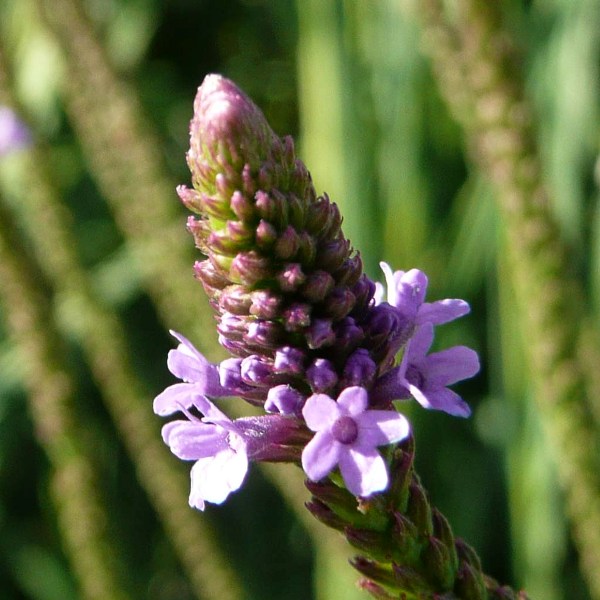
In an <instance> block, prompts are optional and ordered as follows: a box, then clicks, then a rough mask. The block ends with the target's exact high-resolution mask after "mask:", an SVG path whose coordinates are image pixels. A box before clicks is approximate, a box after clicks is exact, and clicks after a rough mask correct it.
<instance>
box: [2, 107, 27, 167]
mask: <svg viewBox="0 0 600 600" xmlns="http://www.w3.org/2000/svg"><path fill="white" fill-rule="evenodd" d="M30 142H31V134H30V133H29V129H27V127H26V126H25V124H24V123H23V122H22V121H21V120H20V119H19V117H17V115H16V114H15V112H14V111H13V110H11V109H10V108H8V107H6V106H0V156H5V155H7V154H9V153H10V152H13V151H15V150H19V149H20V148H24V147H26V146H27V145H29V143H30Z"/></svg>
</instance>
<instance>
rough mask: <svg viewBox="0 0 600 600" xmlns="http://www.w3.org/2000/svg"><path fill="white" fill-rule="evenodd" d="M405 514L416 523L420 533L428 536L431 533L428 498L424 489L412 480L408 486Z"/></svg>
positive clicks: (431, 525)
mask: <svg viewBox="0 0 600 600" xmlns="http://www.w3.org/2000/svg"><path fill="white" fill-rule="evenodd" d="M406 516H407V517H408V518H409V519H410V520H411V521H412V522H413V523H414V524H415V525H416V527H417V529H418V530H419V533H420V534H421V535H426V536H430V535H431V534H432V533H433V523H432V521H431V508H430V506H429V500H428V499H427V495H426V493H425V490H424V489H423V488H422V487H421V485H420V484H419V483H417V482H416V481H414V480H413V481H412V482H411V484H410V486H409V497H408V506H407V507H406Z"/></svg>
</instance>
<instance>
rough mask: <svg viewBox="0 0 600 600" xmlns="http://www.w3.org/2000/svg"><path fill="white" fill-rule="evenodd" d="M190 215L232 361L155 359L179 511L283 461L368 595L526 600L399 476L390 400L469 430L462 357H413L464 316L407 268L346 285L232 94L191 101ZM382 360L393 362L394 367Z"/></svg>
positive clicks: (268, 144) (286, 148)
mask: <svg viewBox="0 0 600 600" xmlns="http://www.w3.org/2000/svg"><path fill="white" fill-rule="evenodd" d="M187 160H188V165H189V167H190V170H191V173H192V181H193V188H188V187H185V186H180V187H179V188H178V192H179V196H180V197H181V200H182V201H183V203H184V204H185V205H186V206H187V207H188V208H189V209H190V210H192V211H193V212H195V213H196V214H197V215H199V216H198V217H189V219H188V223H187V226H188V229H189V231H190V232H191V233H192V235H193V236H194V239H195V242H196V245H197V247H198V248H199V249H200V250H201V251H202V253H203V254H205V255H206V257H207V258H205V259H204V260H201V261H198V262H197V263H196V264H195V273H196V277H197V278H198V279H199V280H200V281H201V283H202V284H203V286H204V289H205V291H206V293H207V294H208V297H209V300H210V303H211V304H212V306H213V308H214V309H215V312H216V315H217V330H218V333H219V341H220V343H221V344H222V345H223V346H224V347H225V348H226V349H227V350H228V351H229V352H230V354H231V357H230V358H227V359H225V360H223V361H222V362H221V363H219V364H213V363H211V362H209V361H208V360H207V359H206V358H205V357H204V356H203V355H202V354H201V353H200V352H199V351H198V350H196V349H195V348H194V346H193V345H192V343H191V342H190V341H188V340H187V339H186V338H185V337H183V336H182V335H181V334H179V333H175V332H173V335H174V337H175V338H176V339H177V340H178V341H179V345H178V347H177V348H176V349H175V350H172V351H171V352H170V353H169V357H168V366H169V369H170V371H171V372H172V373H173V374H174V375H175V376H176V377H178V378H179V379H181V380H182V383H176V384H174V385H172V386H170V387H168V388H167V389H166V390H165V391H163V392H162V393H161V394H159V395H158V396H157V397H156V398H155V400H154V410H155V412H156V413H157V414H158V415H161V416H169V417H173V418H172V420H170V422H168V423H167V424H166V425H165V426H164V427H163V432H162V435H163V439H164V441H165V442H166V443H167V444H168V445H169V447H170V448H171V450H172V451H173V453H174V454H176V455H177V456H178V457H179V458H181V459H183V460H189V461H194V465H193V467H192V471H191V492H190V498H189V502H190V505H191V506H193V507H195V508H198V509H200V510H204V508H205V505H206V503H207V502H210V503H215V504H220V503H222V502H223V501H224V500H225V499H226V498H227V497H228V496H229V494H230V493H232V492H234V491H236V490H238V489H239V488H240V487H241V485H242V483H243V481H244V479H245V476H246V473H247V470H248V467H249V464H250V463H251V462H258V461H269V462H289V463H294V464H297V465H300V466H301V467H302V468H303V469H304V472H305V473H306V475H307V478H308V481H307V484H306V485H307V487H308V489H309V490H310V492H311V493H312V499H311V500H310V502H309V503H308V504H307V508H308V510H310V512H311V513H312V514H313V515H314V516H315V517H317V518H318V519H319V520H321V521H322V522H324V523H325V524H326V525H328V526H330V527H333V528H335V529H338V530H340V531H342V532H343V533H344V535H345V536H346V538H347V540H348V541H349V542H350V543H351V544H352V545H353V546H355V547H356V548H357V549H358V550H359V551H360V552H361V554H360V556H357V557H356V558H355V559H354V561H353V565H354V567H355V568H356V569H357V570H358V571H360V572H361V573H362V574H363V575H364V576H365V577H364V578H363V579H361V581H360V585H361V587H362V588H364V589H365V590H367V591H368V592H370V593H371V595H372V596H374V597H376V598H406V599H409V598H448V599H450V598H464V599H487V598H526V595H525V594H524V593H523V592H519V593H515V592H514V591H512V590H511V589H510V588H508V587H505V586H501V585H500V584H498V583H497V582H496V581H495V580H493V579H491V578H489V577H487V576H486V575H485V574H484V573H483V572H482V569H481V565H480V562H479V559H478V558H477V555H476V553H475V552H474V551H473V550H472V549H471V548H470V547H469V546H468V545H467V544H465V543H464V542H463V541H462V540H460V539H458V538H455V537H454V536H453V534H452V531H451V528H450V526H449V524H448V522H447V520H446V519H445V518H444V516H443V515H442V514H441V513H440V512H439V511H438V510H437V509H435V508H434V507H432V506H431V504H430V502H429V500H428V497H427V494H426V492H425V490H424V489H423V487H422V485H421V483H420V481H419V478H418V476H417V474H416V473H415V470H414V467H413V458H414V440H413V437H412V435H411V428H410V424H409V422H408V420H407V419H406V417H405V416H404V415H403V414H402V413H401V412H399V410H398V408H399V402H401V401H405V400H408V399H410V398H414V399H415V400H417V402H419V403H420V404H421V405H422V406H423V407H425V408H427V409H435V410H442V411H444V412H446V413H449V414H451V415H455V416H461V417H467V416H468V415H469V414H470V409H469V406H468V405H467V404H466V403H465V402H464V401H463V400H462V398H460V396H458V395H457V394H456V393H455V392H453V391H452V390H450V389H449V388H448V386H449V385H452V384H453V383H456V382H457V381H459V380H461V379H465V378H468V377H471V376H473V375H475V374H476V373H477V371H478V370H479V360H478V357H477V355H476V353H475V352H474V351H473V350H471V349H470V348H467V347H465V346H455V347H453V348H449V349H446V350H442V351H440V352H434V353H429V349H430V347H431V345H432V342H433V337H434V328H435V326H437V325H441V324H444V323H446V322H449V321H452V320H454V319H456V318H458V317H460V316H463V315H464V314H466V313H467V312H468V311H469V306H468V304H467V303H466V302H464V301H463V300H457V299H449V300H441V301H437V302H425V294H426V290H427V283H428V281H427V277H426V275H425V274H424V273H423V272H422V271H419V270H418V269H412V270H409V271H395V272H394V271H392V269H391V268H390V267H389V266H388V265H387V264H385V263H382V269H383V272H384V275H385V280H386V286H385V287H384V286H383V285H381V284H379V283H375V282H373V281H372V280H370V279H369V278H368V277H367V276H366V275H365V274H364V273H363V272H362V264H361V259H360V255H359V254H358V253H357V252H355V251H354V250H353V248H352V246H351V244H350V242H349V240H347V239H346V238H345V236H344V234H343V232H342V229H341V223H342V218H341V215H340V213H339V210H338V208H337V206H336V205H335V204H334V203H333V202H331V201H330V200H329V198H328V197H327V196H326V195H323V196H317V194H316V192H315V188H314V186H313V183H312V181H311V177H310V174H309V172H308V170H307V168H306V167H305V165H304V164H303V163H302V161H300V160H299V159H298V158H297V157H296V154H295V150H294V144H293V141H292V139H291V138H290V137H286V138H283V139H282V138H280V137H278V136H277V135H276V134H275V133H274V132H273V131H272V130H271V128H270V126H269V125H268V123H267V121H266V119H265V117H264V116H263V114H262V113H261V111H260V110H259V109H258V108H257V107H256V106H255V105H254V104H253V102H252V101H251V100H250V99H249V98H248V97H247V96H246V95H245V94H244V93H243V92H242V91H241V90H240V89H239V88H237V87H236V86H235V84H234V83H233V82H231V81H229V80H227V79H225V78H223V77H220V76H218V75H209V76H208V77H207V78H206V79H205V81H204V83H203V84H202V86H201V87H200V88H199V90H198V94H197V96H196V100H195V105H194V117H193V119H192V122H191V143H190V150H189V152H188V155H187ZM397 357H398V358H397ZM226 396H238V397H240V398H241V399H243V400H246V401H247V402H249V403H251V404H253V405H258V406H261V407H263V408H264V410H265V414H264V415H261V416H252V417H242V418H237V419H235V420H231V419H229V418H228V417H227V416H226V415H225V414H224V413H223V412H222V411H221V410H220V409H219V408H217V406H216V405H215V403H214V402H213V401H214V400H215V399H216V398H220V397H226Z"/></svg>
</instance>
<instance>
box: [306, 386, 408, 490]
mask: <svg viewBox="0 0 600 600" xmlns="http://www.w3.org/2000/svg"><path fill="white" fill-rule="evenodd" d="M367 407H368V393H367V390H366V389H365V388H362V387H357V386H354V387H349V388H346V389H344V390H343V391H342V393H341V394H340V396H339V397H338V399H337V402H336V401H335V400H333V399H332V398H330V397H329V396H327V395H325V394H314V395H312V396H310V397H309V398H308V399H307V401H306V404H305V405H304V408H303V409H302V414H303V415H304V419H305V421H306V424H307V426H308V428H309V429H310V430H312V431H314V432H316V435H315V436H314V437H313V438H312V440H311V441H310V442H309V443H308V444H307V445H306V447H305V448H304V451H303V452H302V467H303V468H304V471H305V472H306V474H307V475H308V477H309V478H310V479H311V480H313V481H319V480H320V479H322V478H323V477H325V476H326V475H327V474H328V473H330V472H331V471H332V470H333V469H334V468H335V467H336V466H337V465H339V467H340V471H341V474H342V477H343V478H344V482H345V483H346V487H347V488H348V490H349V491H350V492H352V493H353V494H355V495H356V496H369V495H371V494H373V493H374V492H378V491H381V490H384V489H385V488H386V487H387V484H388V473H387V469H386V466H385V461H384V460H383V458H382V457H381V456H380V454H379V453H378V452H377V450H376V448H377V446H383V445H387V444H391V443H394V442H398V441H400V440H402V439H404V438H405V437H406V436H407V435H408V433H409V424H408V421H407V420H406V418H405V417H404V416H403V415H401V414H399V413H397V412H396V411H391V410H367Z"/></svg>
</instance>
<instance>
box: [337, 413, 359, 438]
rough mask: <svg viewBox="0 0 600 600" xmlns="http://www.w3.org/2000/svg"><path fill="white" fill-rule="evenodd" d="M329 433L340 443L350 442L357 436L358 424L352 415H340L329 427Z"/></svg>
mask: <svg viewBox="0 0 600 600" xmlns="http://www.w3.org/2000/svg"><path fill="white" fill-rule="evenodd" d="M331 435H333V437H334V438H335V439H336V440H337V441H338V442H341V443H342V444H351V443H352V442H353V441H354V440H356V438H357V437H358V426H357V425H356V421H355V420H354V419H353V418H352V417H340V418H339V419H338V420H337V421H336V422H335V423H334V424H333V427H332V428H331Z"/></svg>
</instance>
